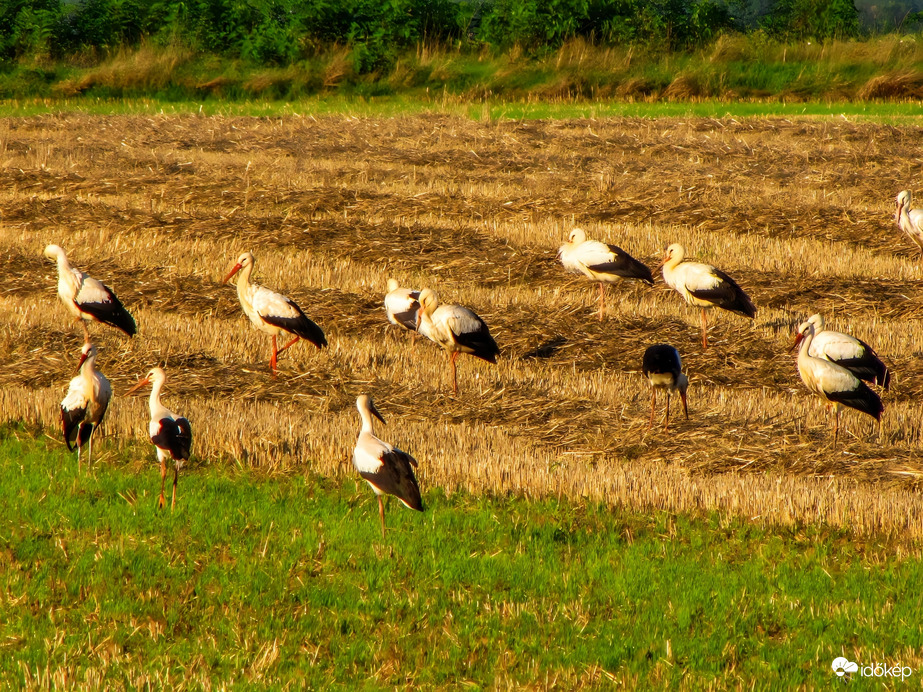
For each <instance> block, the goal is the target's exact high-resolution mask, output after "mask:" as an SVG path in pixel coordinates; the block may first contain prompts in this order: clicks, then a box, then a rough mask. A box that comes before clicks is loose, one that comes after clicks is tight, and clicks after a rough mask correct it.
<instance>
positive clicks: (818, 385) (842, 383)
mask: <svg viewBox="0 0 923 692" xmlns="http://www.w3.org/2000/svg"><path fill="white" fill-rule="evenodd" d="M814 335H815V327H814V324H813V323H811V322H803V323H802V324H801V326H799V327H798V338H797V339H796V343H798V342H799V341H800V342H801V349H800V350H799V351H798V372H799V374H800V375H801V380H802V382H804V384H805V386H806V387H807V388H808V389H810V390H811V391H812V392H814V394H816V395H817V396H819V397H820V398H821V399H824V400H825V401H827V402H828V407H829V405H830V404H832V405H833V408H834V413H835V418H836V420H835V427H834V433H833V446H834V447H836V441H837V437H838V436H839V432H840V406H841V405H842V406H848V407H849V408H854V409H856V410H857V411H861V412H862V413H867V414H868V415H870V416H872V418H874V419H875V420H877V421H878V422H879V423H880V422H881V413H882V411H883V410H884V407H883V406H882V403H881V398H880V397H879V396H878V395H877V394H876V393H875V392H873V391H872V390H871V389H869V387H868V385H866V384H865V383H864V382H863V381H862V380H860V379H859V378H858V377H856V376H855V375H853V374H852V373H851V372H850V371H849V370H847V369H846V368H844V367H842V366H839V365H837V364H836V363H832V362H830V361H828V360H824V359H823V358H816V357H814V356H812V355H811V344H812V342H813V341H814Z"/></svg>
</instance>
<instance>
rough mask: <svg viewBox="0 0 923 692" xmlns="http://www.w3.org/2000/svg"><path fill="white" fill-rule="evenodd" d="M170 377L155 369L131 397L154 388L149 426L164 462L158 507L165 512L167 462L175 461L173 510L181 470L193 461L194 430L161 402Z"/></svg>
mask: <svg viewBox="0 0 923 692" xmlns="http://www.w3.org/2000/svg"><path fill="white" fill-rule="evenodd" d="M166 379H167V374H166V373H165V372H164V371H163V368H154V369H152V370H151V371H150V372H149V373H148V374H147V375H146V376H145V377H144V378H142V379H141V380H140V381H139V382H138V384H136V385H135V386H134V387H132V388H131V389H129V390H128V392H127V393H128V394H131V393H132V392H134V391H136V390H138V389H140V388H141V387H143V386H144V385H147V384H149V385H151V398H150V401H149V406H150V411H151V421H150V423H149V424H148V433H149V434H150V437H151V442H152V443H153V444H154V447H156V448H157V461H159V462H160V497H159V498H158V499H157V507H158V508H159V509H163V507H164V505H165V504H166V502H167V500H166V497H164V487H165V485H166V479H167V460H168V459H173V500H172V502H171V503H170V509H171V510H172V509H173V508H175V507H176V485H177V481H178V480H179V470H180V469H181V468H182V466H183V464H184V463H185V462H186V461H188V460H189V452H190V450H191V449H192V428H191V427H190V425H189V421H188V420H186V419H185V418H183V417H182V416H178V415H176V414H175V413H173V411H171V410H170V409H168V408H167V407H166V406H164V405H163V404H162V403H160V392H161V390H162V389H163V383H164V382H165V381H166Z"/></svg>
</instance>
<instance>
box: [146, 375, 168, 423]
mask: <svg viewBox="0 0 923 692" xmlns="http://www.w3.org/2000/svg"><path fill="white" fill-rule="evenodd" d="M163 383H164V380H163V379H162V378H159V377H158V378H154V380H152V381H151V398H150V400H149V405H150V409H151V418H153V419H156V418H159V417H160V414H161V412H162V411H164V410H165V407H164V405H163V404H161V403H160V391H161V390H162V389H163Z"/></svg>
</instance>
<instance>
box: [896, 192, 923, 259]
mask: <svg viewBox="0 0 923 692" xmlns="http://www.w3.org/2000/svg"><path fill="white" fill-rule="evenodd" d="M911 204H913V195H912V194H911V192H910V190H902V191H901V192H900V193H899V194H898V195H897V210H896V211H895V212H894V220H895V221H897V226H898V228H900V229H901V230H902V231H903V232H904V233H905V234H906V235H907V237H908V238H910V240H912V241H913V242H914V244H915V245H916V246H917V249H918V250H919V251H920V257H921V258H923V209H911V208H910V205H911Z"/></svg>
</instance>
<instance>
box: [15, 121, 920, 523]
mask: <svg viewBox="0 0 923 692" xmlns="http://www.w3.org/2000/svg"><path fill="white" fill-rule="evenodd" d="M920 137H921V135H920V134H919V132H918V131H917V130H916V129H915V128H911V127H907V128H891V127H888V128H884V127H878V126H875V125H855V124H851V123H848V122H844V121H837V122H833V121H798V122H790V121H783V120H765V121H757V120H754V121H747V122H736V121H733V120H720V121H696V120H686V119H683V120H618V119H613V120H586V121H560V122H551V121H549V122H519V123H516V122H494V123H475V122H470V121H464V120H457V119H453V118H448V117H437V116H425V117H412V118H411V117H408V118H395V119H387V120H372V119H369V120H355V119H347V118H323V119H318V118H314V117H311V116H304V117H301V116H298V117H286V118H281V119H247V118H234V119H226V118H195V117H179V118H168V117H150V118H143V117H138V118H133V117H118V118H96V117H84V116H75V115H59V116H47V117H40V118H33V119H20V120H9V121H7V123H6V131H5V132H4V134H3V141H4V147H5V148H4V150H3V156H2V157H0V180H2V183H3V184H2V185H0V257H2V265H3V267H4V272H3V273H4V289H3V293H2V297H0V320H2V322H3V325H4V328H3V329H2V330H0V360H2V362H3V365H0V385H2V390H0V411H2V417H3V419H5V420H19V419H22V420H27V421H30V422H34V423H38V424H40V425H43V426H46V427H47V429H48V431H49V433H50V434H52V435H54V434H56V432H55V429H56V417H57V403H58V402H59V401H60V399H61V398H62V397H63V394H64V391H65V389H66V385H67V381H68V379H69V378H70V377H71V376H72V373H73V368H74V367H75V365H76V358H77V353H78V351H79V347H80V337H79V333H78V331H77V330H76V329H74V328H72V327H71V325H70V324H69V320H68V318H67V317H66V316H65V313H64V309H63V307H62V306H60V305H59V303H58V302H57V299H56V296H55V281H56V279H55V272H54V267H53V266H52V265H51V264H50V263H49V262H47V261H46V260H45V259H44V258H43V257H42V256H41V251H42V248H43V247H44V245H45V244H47V243H49V242H56V243H59V244H61V245H63V246H64V247H65V248H66V249H67V250H68V251H69V253H70V255H71V257H72V260H73V262H74V263H75V265H76V266H78V267H81V268H84V269H86V270H87V271H89V272H90V273H91V274H93V275H94V276H97V277H98V278H100V279H102V280H104V281H106V282H107V283H109V285H111V286H112V287H113V288H114V289H115V290H116V291H117V292H118V294H119V295H120V297H121V298H122V300H123V302H125V304H126V305H127V306H128V307H129V308H130V309H131V310H132V312H133V313H134V314H135V316H136V318H137V320H138V323H139V326H140V333H139V336H138V338H136V339H134V340H133V341H129V340H127V339H125V338H123V337H120V336H118V335H117V334H115V333H113V332H112V331H111V330H106V329H104V328H102V327H100V326H98V325H94V326H92V327H91V331H92V332H93V334H94V335H95V337H96V339H97V340H98V342H99V344H100V366H101V368H102V369H103V371H104V372H105V373H106V374H107V376H108V377H109V378H110V379H111V380H112V382H113V384H114V387H115V392H116V399H115V401H114V403H113V406H112V407H111V409H110V417H109V420H108V422H107V423H106V425H105V427H104V432H105V438H104V440H103V441H102V445H101V446H100V448H104V447H105V445H107V444H118V442H119V441H120V440H125V439H129V438H137V439H143V438H144V435H145V430H146V413H145V411H146V409H145V401H144V399H143V398H130V399H126V398H125V397H123V396H120V395H121V394H122V393H124V392H125V391H126V390H127V389H128V388H129V386H130V385H131V384H133V382H134V381H136V379H137V378H138V377H139V376H141V375H142V374H143V373H144V372H145V371H146V370H147V369H148V368H149V367H150V366H151V365H153V364H155V363H165V364H166V367H167V371H168V377H169V379H168V383H167V390H166V392H165V395H164V398H165V402H166V403H167V405H168V406H170V407H171V408H172V409H173V410H176V411H178V412H181V413H183V414H185V415H187V416H188V417H189V418H190V420H191V421H192V424H193V430H194V434H195V447H194V450H195V452H196V453H197V454H198V456H199V458H200V459H201V460H203V462H205V463H239V464H244V465H249V466H253V467H256V468H260V469H264V470H266V471H267V472H280V473H297V472H319V473H323V474H329V475H333V476H343V475H350V474H352V469H351V465H350V460H349V455H350V451H351V448H352V445H353V443H354V440H355V436H356V433H357V429H358V416H357V414H356V412H355V409H354V402H355V397H356V396H357V395H358V394H360V393H362V392H368V393H370V394H372V395H373V396H374V397H375V399H376V402H377V405H378V407H379V409H380V410H382V412H383V413H384V414H385V416H386V417H387V418H388V419H389V425H388V427H387V428H383V429H382V430H381V431H380V432H381V434H382V436H383V437H385V438H386V439H389V440H391V441H393V442H394V443H396V444H398V445H400V446H402V447H403V448H405V449H408V450H409V451H411V452H412V453H413V454H414V455H415V456H416V457H417V458H418V459H419V460H420V461H421V469H420V475H421V483H422V484H423V485H424V487H426V486H432V485H440V486H442V487H444V488H446V489H447V490H448V491H450V492H451V491H452V490H454V489H468V490H470V491H472V492H478V493H481V492H494V493H501V492H517V493H520V492H521V493H525V494H529V495H536V496H538V495H560V496H567V497H588V498H593V499H596V500H601V501H605V502H618V503H623V504H626V505H629V506H632V507H636V508H639V509H645V508H647V509H649V508H654V507H656V508H664V509H670V510H673V511H681V510H708V509H720V510H722V511H726V512H728V513H731V514H735V515H742V516H746V517H751V518H753V519H754V520H755V521H762V522H769V523H777V524H786V525H791V524H797V523H801V522H816V521H823V522H829V523H831V524H834V525H837V526H843V527H848V528H850V529H852V530H855V531H856V532H858V533H877V532H883V533H887V534H891V535H894V536H902V537H918V536H919V535H920V530H921V525H923V524H921V522H920V516H921V507H923V503H921V500H920V496H919V493H918V490H919V478H920V477H921V473H923V465H921V463H920V462H919V456H920V448H921V445H923V430H921V426H920V424H919V421H920V414H921V411H920V405H919V396H920V393H921V388H923V387H921V385H923V381H921V379H920V378H919V377H918V376H917V372H919V371H920V365H921V359H923V354H921V353H920V351H919V347H918V346H917V344H919V343H920V337H921V329H920V321H919V316H920V314H921V307H923V291H921V290H920V279H921V276H920V274H921V267H920V265H919V263H918V262H917V260H916V254H915V250H914V248H912V247H911V246H910V244H909V243H908V242H907V241H905V240H904V238H903V237H902V236H901V235H900V233H899V231H898V230H897V229H896V227H895V226H894V225H893V221H892V218H891V217H892V204H893V198H894V195H895V194H896V193H897V191H898V190H900V189H902V188H904V187H908V186H910V187H912V180H913V174H914V164H913V161H912V160H910V159H908V157H906V155H905V152H906V151H907V150H908V149H913V148H914V147H915V146H919V144H920V141H919V140H920ZM576 224H579V225H581V226H583V227H584V228H586V229H587V230H588V232H589V234H590V235H591V236H593V237H598V238H601V239H605V240H607V241H609V242H614V243H617V244H619V245H620V246H622V247H624V248H625V249H627V250H629V251H630V252H632V254H634V255H635V256H637V257H639V258H642V259H644V260H645V261H647V262H648V263H649V264H651V265H653V264H655V263H656V262H657V261H658V259H659V256H660V254H661V252H662V250H663V248H664V247H665V245H666V244H668V243H669V242H682V243H684V244H685V245H686V247H687V248H688V249H689V251H690V252H691V253H692V254H694V255H695V256H696V257H698V258H699V259H703V260H706V261H709V262H712V263H714V264H716V265H718V266H719V267H721V268H722V269H724V270H725V271H727V272H729V273H730V274H732V275H733V276H734V277H735V278H737V280H738V281H739V283H740V284H741V285H742V286H743V287H744V288H745V289H747V290H748V291H749V292H750V294H751V296H752V297H753V299H754V301H755V303H756V304H757V306H758V308H759V313H758V315H757V319H756V320H755V321H754V322H753V323H750V322H748V321H745V320H742V319H739V318H736V317H734V316H717V317H716V318H713V320H712V324H713V327H712V332H711V340H712V343H713V348H711V349H710V350H709V351H708V352H705V353H703V352H702V351H701V347H700V346H699V343H698V341H699V333H698V317H697V315H696V314H695V313H694V312H692V311H690V310H689V309H688V308H687V307H686V306H685V305H684V304H683V303H682V301H681V300H680V298H679V297H678V296H677V295H676V294H674V293H671V292H670V291H669V290H667V289H666V288H665V287H664V286H663V284H662V283H660V282H658V284H657V286H656V287H655V288H653V289H650V288H646V287H641V286H626V287H623V288H617V289H611V290H610V294H609V313H608V319H607V320H606V321H605V322H603V323H602V324H600V323H599V322H598V321H596V320H595V318H594V308H595V290H596V289H595V287H594V286H592V285H589V284H588V283H585V282H583V281H582V280H580V279H579V278H576V277H570V276H568V275H566V274H564V273H563V270H562V269H561V267H560V266H559V264H558V263H557V260H556V258H555V250H556V248H557V246H558V245H559V244H560V243H561V242H562V241H563V239H564V238H565V237H566V235H567V233H568V231H569V230H570V228H572V227H573V226H574V225H576ZM244 249H251V250H252V251H253V252H254V254H255V255H256V257H257V265H256V269H255V277H254V278H255V279H256V280H257V281H259V282H261V283H265V284H266V285H268V286H270V287H272V288H276V289H279V290H282V291H283V292H285V293H286V294H288V295H290V296H291V297H292V298H294V299H295V300H296V301H298V302H299V304H300V305H301V306H302V307H303V308H304V310H305V311H306V313H307V314H308V315H309V316H310V317H312V319H314V320H315V321H316V322H318V324H320V325H321V326H322V327H323V328H324V329H325V331H326V332H327V335H328V339H329V340H330V347H329V348H328V349H326V350H324V351H318V350H316V349H313V347H310V346H308V345H305V344H299V345H297V346H295V347H294V348H292V349H290V350H289V351H287V352H286V353H285V354H284V356H283V358H282V360H281V361H280V363H281V369H282V370H281V375H280V377H279V379H278V380H273V379H272V378H271V377H270V376H269V372H268V367H267V360H268V355H269V341H268V338H267V337H265V335H263V334H261V333H259V332H257V331H255V330H253V329H251V328H250V326H249V323H248V322H247V321H246V320H245V318H244V317H243V315H242V313H241V311H240V308H239V306H238V304H237V297H236V293H235V291H234V289H233V287H232V286H224V285H221V284H220V280H221V278H222V277H223V276H224V274H225V273H226V272H227V270H228V269H229V268H230V267H231V265H232V264H233V262H234V260H235V258H236V257H237V255H238V254H239V253H240V252H241V251H242V250H244ZM389 276H395V277H396V278H398V279H399V280H401V281H402V282H403V283H404V284H405V285H413V286H419V287H423V286H431V287H433V288H435V289H436V290H437V291H438V292H439V293H440V295H441V297H442V298H443V299H444V300H446V301H451V302H458V303H461V304H464V305H468V306H469V307H471V308H473V309H474V310H475V311H476V312H478V314H480V315H481V316H482V317H484V318H485V319H486V321H487V322H488V324H490V327H491V331H492V333H493V334H494V335H495V337H496V338H497V341H498V343H499V344H500V347H501V350H502V352H503V357H502V358H501V360H500V363H499V364H498V365H497V366H490V365H487V364H485V363H482V362H480V361H476V360H473V359H469V358H463V359H462V360H461V361H460V364H459V382H460V389H461V393H460V395H459V397H457V398H456V397H452V396H451V395H450V394H449V391H450V390H449V388H448V379H447V377H448V369H447V364H446V360H445V356H444V354H443V353H441V352H440V351H439V350H438V349H436V348H434V347H431V346H430V345H429V344H423V343H421V344H419V345H418V346H417V348H416V349H415V350H411V348H410V344H409V342H408V339H407V338H406V335H405V334H399V333H396V332H395V330H394V328H392V327H390V326H388V324H387V322H386V320H385V319H384V313H383V310H382V307H381V299H382V296H383V292H384V290H385V282H386V280H387V278H388V277H389ZM818 311H819V312H823V313H824V314H825V316H826V317H827V319H828V322H829V323H830V324H831V326H833V327H836V328H839V329H842V330H844V331H849V332H851V333H853V334H855V335H856V336H859V337H861V338H863V339H865V340H866V341H868V342H869V343H872V344H873V345H874V346H875V347H876V348H877V349H878V350H879V352H880V353H881V354H882V355H883V356H884V357H885V359H886V360H887V361H888V362H889V364H891V366H892V368H893V370H894V373H895V385H894V386H893V388H892V390H891V392H889V393H887V394H886V395H885V402H886V416H885V420H884V424H883V431H882V435H881V437H880V438H879V437H877V435H876V434H875V432H874V426H873V425H872V424H871V421H870V419H862V418H860V417H859V416H858V415H857V414H852V413H848V414H846V415H845V417H844V423H845V425H846V428H847V432H846V433H845V434H844V435H843V436H842V440H843V441H842V443H841V446H840V447H839V448H838V449H836V450H834V449H832V448H831V442H832V437H831V434H830V429H829V420H828V418H827V414H826V412H825V411H824V409H823V406H821V405H820V403H819V402H818V401H816V400H815V399H813V398H812V397H811V396H810V395H809V394H808V393H807V391H806V390H805V389H804V388H803V386H802V385H801V384H800V381H799V380H798V376H797V372H796V368H795V365H794V359H793V357H792V356H790V355H788V354H787V352H786V349H787V348H788V346H789V345H790V343H791V337H792V328H793V326H794V325H795V324H796V323H797V322H799V321H801V320H802V319H803V318H804V317H806V316H807V315H808V314H810V313H812V312H818ZM660 341H666V342H669V343H673V344H674V345H676V346H677V348H679V350H680V351H681V353H682V354H683V358H684V362H685V363H686V367H687V370H688V372H689V375H690V379H691V381H692V386H691V389H690V404H691V418H690V420H689V421H688V422H685V421H682V420H679V419H674V427H673V429H672V430H671V432H670V433H669V434H666V433H663V432H662V431H661V430H660V429H659V428H655V429H654V430H651V431H648V430H647V414H648V404H649V391H648V388H647V385H646V383H645V382H644V380H643V378H642V376H641V374H640V372H639V370H640V358H641V354H642V353H643V350H644V348H645V347H646V346H647V345H649V344H651V343H655V342H660ZM62 449H63V448H62Z"/></svg>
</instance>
